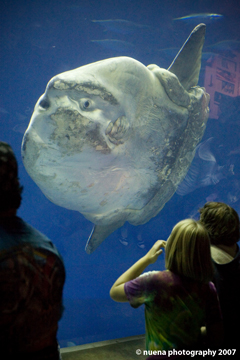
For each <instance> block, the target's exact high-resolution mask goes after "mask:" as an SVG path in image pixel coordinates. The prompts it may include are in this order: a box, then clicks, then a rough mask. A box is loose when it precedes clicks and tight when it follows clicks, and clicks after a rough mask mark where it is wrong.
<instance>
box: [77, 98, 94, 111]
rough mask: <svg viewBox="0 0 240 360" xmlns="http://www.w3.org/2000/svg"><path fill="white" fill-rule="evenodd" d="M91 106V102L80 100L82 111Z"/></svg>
mask: <svg viewBox="0 0 240 360" xmlns="http://www.w3.org/2000/svg"><path fill="white" fill-rule="evenodd" d="M90 106H91V101H90V100H88V99H81V101H80V107H81V109H82V110H87V109H89V108H90Z"/></svg>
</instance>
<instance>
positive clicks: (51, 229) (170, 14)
mask: <svg viewBox="0 0 240 360" xmlns="http://www.w3.org/2000/svg"><path fill="white" fill-rule="evenodd" d="M0 19H1V21H0V33H1V36H0V46H1V55H0V59H1V60H0V61H1V66H0V79H1V94H0V140H1V141H5V142H8V143H9V144H10V145H11V146H12V148H13V150H14V152H15V154H16V156H17V160H18V163H19V177H20V181H21V184H22V185H23V187H24V192H23V201H22V205H21V207H20V209H19V211H18V215H19V216H20V217H22V218H23V219H24V220H25V221H27V222H28V223H30V224H31V225H32V226H34V227H35V228H37V229H38V230H40V231H41V232H42V233H44V234H45V235H47V236H48V237H49V238H50V239H51V240H52V241H53V242H54V244H55V245H56V246H57V248H58V249H59V252H60V253H61V255H62V257H63V260H64V263H65V267H66V274H67V276H66V283H65V287H64V307H65V310H64V313H63V317H62V319H61V321H60V324H59V330H58V340H59V343H60V346H61V347H67V346H74V345H81V344H86V343H91V342H98V341H103V340H110V339H116V338H122V337H128V336H132V335H140V334H144V332H145V325H144V308H143V307H142V308H138V309H137V310H136V309H133V308H131V306H129V304H128V303H124V304H120V303H116V302H114V301H112V300H111V299H110V296H109V290H110V288H111V286H112V284H113V283H114V282H115V280H116V279H117V278H118V277H119V276H120V275H121V274H122V273H123V272H124V271H125V270H127V269H128V268H129V267H130V266H131V265H132V264H133V263H134V262H135V261H137V260H138V259H139V258H140V257H142V256H143V255H144V254H145V253H146V252H147V251H148V250H149V249H150V248H151V246H152V245H153V244H154V242H155V241H156V240H158V239H163V240H166V239H167V238H168V236H169V234H170V232H171V229H172V227H173V226H174V225H175V224H176V223H177V222H178V221H180V220H182V219H185V218H194V219H198V218H199V212H198V209H199V208H200V207H202V206H203V205H204V204H205V203H206V202H207V201H220V202H226V203H227V204H229V205H230V206H232V207H233V208H234V209H235V210H236V211H237V212H238V214H239V215H240V108H239V106H240V35H239V21H240V5H239V4H238V3H237V2H236V1H234V0H229V1H227V2H226V1H223V0H218V1H217V0H213V1H205V0H198V1H188V0H183V1H179V0H168V1H165V0H138V1H137V0H114V1H113V0H112V1H110V0H104V1H101V0H98V1H97V0H88V1H83V0H69V1H66V0H57V1H56V0H49V1H46V0H31V1H30V0H18V1H17V0H8V1H5V0H1V12H0ZM201 23H204V24H206V35H205V42H204V46H203V51H202V60H201V70H200V75H199V81H198V85H199V86H200V87H205V89H206V92H207V93H208V94H209V95H210V103H209V119H208V121H207V124H206V129H205V132H204V134H203V137H202V138H200V140H199V141H198V142H197V143H196V144H195V145H194V149H193V150H192V155H194V154H195V155H194V157H193V160H192V159H191V161H190V163H189V165H190V166H188V168H189V169H188V171H187V172H186V176H185V177H184V178H183V179H182V181H181V182H180V183H179V185H178V186H177V188H176V192H175V193H174V194H173V196H170V198H169V199H167V200H166V204H165V206H163V208H162V209H161V210H160V211H159V212H158V211H157V212H156V213H154V212H153V215H151V216H149V218H148V216H147V215H148V210H147V211H146V214H145V215H146V216H145V217H144V219H143V220H142V221H139V224H135V225H133V224H131V223H134V221H130V223H129V222H128V221H127V220H128V216H127V217H126V218H124V221H122V223H121V222H119V223H118V225H119V226H116V228H115V229H114V228H113V229H111V231H109V233H108V232H106V234H105V235H104V236H103V238H106V239H105V240H104V241H103V242H102V243H101V244H100V245H99V246H98V247H97V248H96V249H93V250H94V251H85V246H86V243H87V241H88V239H89V237H90V234H91V232H92V230H93V225H94V224H93V221H90V220H91V219H92V218H90V216H88V214H89V212H90V213H92V212H94V210H92V211H91V209H90V210H89V208H88V206H89V207H91V204H92V203H94V200H95V199H96V198H98V197H99V198H100V199H101V206H102V209H103V210H102V212H103V213H104V206H105V205H106V203H107V201H108V203H109V202H111V201H112V204H111V205H112V207H113V209H117V208H118V201H120V200H119V199H117V200H116V199H115V197H114V196H112V197H111V196H110V197H109V196H108V200H105V197H106V196H107V194H108V192H109V191H110V189H112V187H113V190H114V191H120V190H122V189H123V187H124V184H125V182H128V184H129V187H128V192H127V193H124V191H123V193H122V199H123V200H124V201H125V200H126V199H127V198H128V197H129V198H130V199H131V200H129V205H128V206H129V208H131V206H132V207H134V204H135V203H136V204H137V205H136V206H137V207H138V209H140V208H141V209H142V208H145V207H146V206H147V204H148V201H150V199H151V196H153V194H152V195H151V194H150V195H149V196H146V194H145V193H144V190H142V189H143V188H144V184H145V183H146V182H149V183H151V182H154V181H155V180H154V178H153V176H152V175H151V171H150V170H149V169H150V166H149V162H150V161H152V160H151V158H149V159H148V158H147V157H145V155H144V151H143V150H142V149H141V148H138V147H137V146H135V143H134V141H136V138H137V137H136V136H135V133H134V130H132V129H131V128H130V127H129V124H127V125H126V122H125V120H126V117H124V116H122V115H121V111H120V110H119V114H120V115H119V114H118V117H116V118H115V120H116V119H117V118H118V123H117V122H116V124H112V123H111V126H110V128H109V129H108V130H106V134H107V135H109V134H110V135H111V136H112V137H111V136H110V135H109V136H110V140H111V141H110V142H111V144H112V145H111V146H115V147H118V148H119V149H120V147H121V146H122V143H123V141H122V140H121V137H120V136H115V135H116V134H115V131H116V132H119V131H120V135H121V134H122V135H124V136H127V139H128V142H129V143H130V144H131V149H132V155H131V156H132V159H133V161H134V157H135V156H136V157H137V156H138V154H137V153H138V152H139V151H142V152H143V155H142V156H140V157H139V163H141V162H142V173H141V174H140V175H138V176H137V177H136V181H135V180H134V181H132V182H131V180H132V176H135V175H133V174H134V171H131V170H132V169H131V162H130V165H129V164H128V166H129V167H128V171H125V172H119V169H120V168H121V166H122V165H121V163H114V162H113V164H112V166H113V167H114V170H115V173H114V176H113V177H111V178H109V181H108V180H107V178H106V182H105V184H104V189H103V188H101V187H100V188H99V189H97V190H96V192H95V193H94V192H91V191H92V189H91V188H93V187H94V184H96V183H98V182H100V181H101V176H102V173H98V172H96V173H94V174H91V176H92V177H93V178H94V180H93V182H88V188H89V192H87V190H86V191H85V190H83V193H82V194H83V195H82V196H85V198H84V199H85V200H84V201H85V202H84V206H85V207H86V208H87V210H88V212H87V211H86V212H85V213H84V211H81V212H82V213H84V215H85V216H84V215H83V214H82V213H80V212H79V211H78V209H77V208H76V207H75V208H74V209H73V210H71V209H72V208H73V207H71V206H70V207H68V206H64V204H65V202H64V201H65V200H64V201H62V200H61V199H60V196H59V198H57V199H55V200H56V201H50V200H49V199H48V198H51V196H48V194H47V191H45V193H46V196H45V195H44V191H42V190H41V189H40V188H39V186H38V185H37V184H36V182H37V181H36V182H35V181H33V180H32V178H31V177H30V176H29V174H28V172H27V171H26V168H25V166H24V164H23V160H22V156H21V144H22V140H23V137H24V133H25V131H26V129H27V127H28V124H29V122H30V119H31V117H32V114H33V112H34V107H35V104H36V103H37V101H38V99H39V98H40V96H41V95H42V94H43V93H44V92H45V89H46V86H47V84H48V82H49V81H50V79H51V78H53V77H54V76H56V75H58V74H61V73H64V72H67V71H69V70H73V69H76V68H79V67H82V66H84V65H87V64H90V63H95V62H97V61H100V60H104V59H109V58H115V57H121V56H124V57H130V58H133V59H135V60H137V61H138V62H140V63H142V64H143V65H144V66H147V65H149V64H156V65H157V66H159V67H160V68H163V69H168V68H169V67H170V65H171V64H172V62H173V60H174V58H175V56H176V55H177V53H178V52H179V50H180V48H181V47H182V45H183V44H184V42H185V41H186V39H187V38H188V36H189V34H190V33H191V31H192V30H193V29H194V28H195V26H197V25H198V24H201ZM185 60H186V61H185V65H184V69H188V66H189V62H188V60H189V59H188V58H187V59H185ZM189 61H190V60H189ZM122 71H123V72H124V66H123V70H122ZM109 73H110V72H109ZM89 74H90V75H89ZM85 75H86V79H87V80H86V81H85V85H84V86H85V89H86V88H87V86H88V83H87V81H88V78H87V76H91V69H90V70H89V68H87V70H86V74H85V73H84V71H83V76H85ZM121 75H122V74H120V75H119V76H121ZM92 76H93V75H92ZM97 76H98V74H94V76H93V77H95V80H96V79H97ZM97 80H98V79H97ZM126 81H128V80H127V79H126ZM143 81H144V80H143ZM143 81H142V82H141V81H140V87H139V88H133V89H131V96H133V95H132V94H133V93H134V96H135V98H136V97H137V96H138V95H136V94H138V93H139V92H140V88H141V89H143V88H144V86H145V84H144V83H143ZM61 84H62V83H61V81H60V80H59V82H58V83H54V86H55V90H56V88H57V86H59V87H58V89H57V90H59V89H60V90H62V89H63V88H61V86H64V85H61ZM64 84H65V83H64ZM109 84H110V85H109V86H110V87H111V86H114V84H113V83H112V82H111V81H109ZM65 85H66V84H65ZM69 86H70V85H69ZM79 86H80V85H79ZM81 86H83V85H81ZM60 90H59V91H60ZM65 90H66V89H65ZM150 90H151V91H152V89H150ZM150 90H149V91H150ZM91 91H92V95H94V94H95V95H96V94H97V95H99V98H100V100H99V101H102V102H104V101H108V104H110V105H109V106H113V105H114V101H115V100H116V99H114V98H111V97H110V95H109V93H108V92H104V89H102V88H101V89H100V90H99V88H97V89H94V88H91ZM94 91H95V93H94ZM114 91H118V92H121V96H120V97H121V99H122V103H121V104H120V105H119V104H118V106H119V109H120V108H121V106H125V107H126V106H128V110H129V112H131V111H132V112H133V111H138V110H139V107H138V106H141V112H144V111H147V109H148V106H149V104H148V103H147V102H146V103H144V101H142V100H141V101H139V104H140V105H138V106H136V107H137V110H136V109H135V108H134V106H135V102H133V101H132V100H131V99H129V96H128V92H127V91H125V89H123V88H121V87H119V88H117V89H115V90H114ZM129 93H130V92H129ZM57 96H58V95H57ZM57 96H56V99H58V97H57ZM134 96H133V98H134ZM164 96H166V95H164ZM57 101H60V100H56V103H57ZM61 101H62V100H61ZM61 101H60V104H58V106H59V107H60V106H64V103H63V102H61ZM76 101H77V100H76V99H74V98H73V99H72V102H73V104H75V105H74V106H76ZM41 104H42V107H43V108H48V106H49V103H48V99H46V98H44V100H42V103H41ZM104 104H105V103H104ZM80 106H82V109H84V110H86V109H87V108H89V106H91V103H90V102H89V100H88V99H86V100H85V101H82V102H81V104H80ZM111 109H112V108H111ZM111 109H110V110H109V109H107V110H106V109H105V110H106V112H108V116H109V118H110V116H111V111H112V110H111ZM105 110H104V111H105ZM69 111H70V110H69ZM75 111H76V110H75ZM171 111H172V109H171V108H168V116H170V115H169V114H170V112H171ZM162 112H163V114H162V115H164V111H163V110H162ZM73 114H75V113H74V111H72V112H71V113H70V115H73ZM65 115H66V113H65ZM70 115H69V116H70ZM95 115H96V117H99V116H100V117H101V116H103V112H102V113H101V114H100V113H99V114H95ZM183 118H184V116H183ZM119 119H120V120H119ZM169 119H172V121H173V123H174V121H175V119H174V117H173V116H172V117H169ZM184 119H185V118H184ZM185 120H186V119H185ZM59 121H60V120H59ZM168 121H170V120H168ZM186 121H187V120H186ZM69 123H70V125H69V126H70V127H71V126H72V128H71V134H74V136H75V145H76V146H79V141H82V140H83V139H84V136H89V133H88V132H87V130H86V131H85V133H84V134H82V133H81V134H80V132H79V134H78V133H77V132H76V131H75V130H74V125H73V124H72V123H71V119H70V117H69ZM71 124H72V125H71ZM166 124H167V125H166V126H168V123H167V122H166ZM62 126H63V125H62ZM64 126H65V125H64ZM64 126H63V127H62V130H61V133H60V132H59V134H58V135H56V136H58V146H64V144H66V143H67V142H68V141H69V137H70V135H69V131H70V130H69V128H68V127H67V126H65V127H64ZM114 126H115V128H114ZM171 126H173V128H174V125H171ZM47 129H48V125H47V124H46V128H42V129H41V131H42V134H44V133H47V131H48V130H47ZM96 129H97V128H96ZM119 129H120V130H119ZM150 130H151V129H150V125H149V127H147V126H146V131H150ZM96 131H97V130H96ZM64 132H65V135H63V134H64ZM94 134H95V133H94V132H92V138H91V137H90V140H91V141H95V140H92V139H95V137H94V136H95V135H94ZM126 134H127V135H126ZM61 136H62V138H61ZM63 136H65V137H63ZM157 136H159V143H160V142H161V141H162V145H161V146H162V148H161V149H162V150H161V149H160V148H158V151H159V149H160V150H161V151H162V152H163V153H164V152H165V153H166V156H167V150H169V153H168V155H169V156H170V150H171V151H172V147H171V146H172V144H171V142H167V141H165V143H164V139H163V136H162V135H161V133H160V132H159V135H158V134H157V135H156V133H154V132H153V134H152V137H154V141H155V142H154V144H155V143H157V141H158V138H157ZM189 136H190V135H189ZM60 138H61V139H60ZM149 138H150V137H149ZM79 139H80V140H79ZM90 140H89V141H90ZM94 146H95V148H96V150H98V153H100V152H101V154H102V155H103V156H110V155H109V154H107V153H104V145H103V144H102V143H101V141H100V140H99V142H97V143H95V145H94ZM154 146H155V145H154ZM154 146H153V147H154ZM168 147H169V148H168ZM134 149H135V152H134V151H133V150H134ZM161 151H160V153H161ZM194 151H195V153H194ZM153 153H154V156H157V155H156V151H155V152H154V151H153ZM158 155H159V156H160V155H161V154H159V153H158ZM46 159H47V160H48V158H47V152H46V154H45V160H46ZM101 159H102V158H101V157H100V156H99V158H98V157H97V158H94V157H93V158H92V156H90V155H88V154H86V156H85V158H84V161H85V166H86V164H87V165H89V168H91V166H92V161H94V162H95V163H98V161H99V162H101V161H102V160H101ZM164 159H166V157H165V158H164ZM171 159H172V158H171ZM75 160H76V161H75ZM75 160H71V161H73V162H74V161H75V162H74V166H73V167H70V163H68V161H67V160H66V159H65V162H63V164H62V168H61V171H62V174H63V176H65V179H67V177H68V176H70V172H69V171H73V172H74V171H75V170H76V174H78V169H81V166H83V164H81V163H79V162H78V161H77V158H76V159H75ZM166 161H167V160H166ZM172 161H174V159H172ZM72 165H73V164H72ZM165 165H166V166H168V167H169V168H171V166H170V165H169V164H168V163H167V162H165ZM50 167H51V166H50ZM70 168H71V170H69V169H70ZM73 168H74V169H75V170H73ZM147 174H148V176H147ZM52 176H53V177H54V173H53V174H52ZM87 176H88V175H87V173H86V177H87ZM166 176H167V175H166ZM76 177H77V176H76ZM83 177H84V175H83ZM138 178H139V179H140V178H141V179H140V180H141V186H140V185H139V184H138ZM84 179H85V178H84ZM35 180H36V179H35ZM85 180H86V179H85ZM85 180H83V181H85ZM140 180H139V181H140ZM76 181H77V179H76ZM86 182H87V180H86ZM59 186H60V185H59ZM138 186H139V187H138ZM151 186H152V185H151ZM63 187H64V190H66V193H65V198H66V199H68V189H67V186H66V183H63ZM152 187H153V186H152ZM134 189H135V190H134ZM136 189H137V190H136ZM90 190H91V191H90ZM113 190H111V191H113ZM53 191H55V189H54V190H53ZM149 191H150V190H149ZM99 192H101V194H100V193H99ZM100 195H101V196H102V197H100ZM71 197H72V200H71V201H72V203H77V200H76V201H74V196H73V195H72V194H71ZM69 198H70V195H69ZM122 199H121V201H122ZM61 201H62V202H61ZM66 201H67V200H66ZM69 201H70V200H69ZM124 201H123V204H125V202H124ZM129 219H131V216H130V215H129ZM134 219H135V218H134ZM145 220H146V221H145ZM96 222H97V220H96ZM135 223H137V221H136V222H135ZM88 252H91V254H89V253H88ZM163 269H164V254H163V255H162V256H160V257H159V260H158V261H157V262H156V263H155V264H154V265H152V266H149V270H163Z"/></svg>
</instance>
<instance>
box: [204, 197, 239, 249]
mask: <svg viewBox="0 0 240 360" xmlns="http://www.w3.org/2000/svg"><path fill="white" fill-rule="evenodd" d="M199 212H200V221H201V223H202V224H203V225H204V226H205V227H206V229H207V231H208V233H209V237H210V241H211V243H212V244H213V245H220V244H221V245H226V246H232V245H234V244H236V243H237V242H238V240H239V238H240V233H239V231H240V229H239V216H238V214H237V212H236V211H235V210H234V209H233V208H232V207H231V206H229V205H227V204H224V203H221V202H208V203H206V204H205V205H204V206H203V207H202V208H201V209H199Z"/></svg>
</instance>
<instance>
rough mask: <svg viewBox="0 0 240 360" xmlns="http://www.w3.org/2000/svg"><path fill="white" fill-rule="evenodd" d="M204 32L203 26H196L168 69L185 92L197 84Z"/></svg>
mask: <svg viewBox="0 0 240 360" xmlns="http://www.w3.org/2000/svg"><path fill="white" fill-rule="evenodd" d="M205 32H206V25H205V24H199V25H198V26H196V27H195V28H194V29H193V31H192V32H191V34H190V35H189V37H188V39H187V40H186V41H185V43H184V44H183V46H182V48H181V49H180V51H179V52H178V54H177V56H176V57H175V59H174V60H173V62H172V64H171V65H170V66H169V68H168V71H170V72H172V73H174V74H175V75H176V76H177V77H178V79H179V81H180V83H181V84H182V86H183V87H184V88H185V89H186V90H189V89H190V88H191V87H192V86H196V85H197V83H198V78H199V72H200V69H201V58H202V47H203V44H204V39H205Z"/></svg>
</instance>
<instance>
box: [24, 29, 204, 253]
mask: <svg viewBox="0 0 240 360" xmlns="http://www.w3.org/2000/svg"><path fill="white" fill-rule="evenodd" d="M204 37H205V25H204V24H200V25H198V26H197V27H196V28H195V29H194V30H193V32H192V33H191V35H190V37H189V38H188V39H187V41H186V42H185V44H184V47H182V48H181V50H180V52H179V53H178V56H177V57H176V58H175V59H174V61H173V63H172V65H171V66H170V67H169V70H166V69H162V68H160V67H158V66H157V65H149V66H147V67H146V66H144V65H143V64H142V63H140V62H139V61H137V60H134V59H132V58H129V57H116V58H110V59H106V60H102V61H98V62H96V63H92V64H88V65H85V66H82V67H80V68H77V69H74V70H71V71H67V72H64V73H62V74H59V75H57V76H55V77H53V78H52V79H51V80H50V82H49V83H48V85H47V87H46V91H45V93H44V94H43V95H42V96H41V97H40V99H39V100H38V102H37V104H36V106H35V109H34V112H33V114H32V118H31V121H30V123H29V126H28V129H27V130H26V133H25V135H24V138H23V143H22V157H23V162H24V165H25V167H26V170H27V171H28V173H29V175H30V176H31V177H32V179H33V180H34V181H35V182H36V184H37V185H38V186H39V187H40V189H41V190H42V192H43V193H44V194H45V195H46V197H47V198H48V199H50V200H51V201H52V202H53V203H55V204H57V205H59V206H62V207H65V208H67V209H72V210H77V211H79V212H80V213H81V214H83V215H84V216H85V217H86V218H87V219H88V220H90V221H92V222H93V223H94V224H95V227H94V230H93V232H92V234H91V235H90V237H89V240H88V243H87V246H86V251H87V253H92V252H93V251H94V250H95V249H96V248H97V247H98V246H99V245H100V244H101V242H102V241H104V239H105V238H106V237H107V236H108V235H110V234H111V233H112V232H113V231H114V230H116V229H117V228H119V227H121V226H122V225H123V224H124V223H125V221H128V222H129V223H131V224H133V225H140V224H144V223H146V222H147V221H149V220H150V219H151V218H152V217H154V216H156V215H157V214H158V213H159V211H160V210H161V209H162V208H163V206H164V205H165V203H166V202H167V201H168V200H169V199H170V198H171V197H172V195H173V194H174V193H175V191H176V189H177V187H178V185H179V183H180V182H181V181H182V180H183V178H184V176H185V175H186V173H187V170H188V168H189V166H190V164H191V162H192V159H193V157H194V153H195V148H196V146H197V144H198V143H199V142H200V140H201V138H202V136H203V133H204V130H205V126H206V122H207V118H208V103H209V95H208V94H207V93H206V92H205V89H204V88H200V87H198V86H197V82H198V76H199V70H200V65H201V52H202V46H203V42H204ZM179 79H181V81H179Z"/></svg>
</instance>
